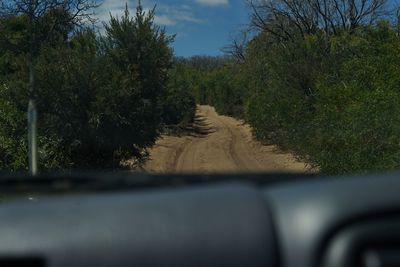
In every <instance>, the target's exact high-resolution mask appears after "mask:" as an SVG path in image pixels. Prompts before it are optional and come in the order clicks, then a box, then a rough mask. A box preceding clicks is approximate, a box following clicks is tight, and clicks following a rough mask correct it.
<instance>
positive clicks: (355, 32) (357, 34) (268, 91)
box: [195, 0, 400, 174]
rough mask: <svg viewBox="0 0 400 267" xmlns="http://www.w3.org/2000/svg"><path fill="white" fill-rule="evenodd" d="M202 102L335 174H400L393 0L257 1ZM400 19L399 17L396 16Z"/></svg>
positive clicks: (398, 34)
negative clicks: (236, 118)
mask: <svg viewBox="0 0 400 267" xmlns="http://www.w3.org/2000/svg"><path fill="white" fill-rule="evenodd" d="M248 3H249V7H250V9H251V10H252V13H253V16H252V20H251V22H250V24H251V29H249V31H248V32H244V33H241V34H239V35H238V36H239V37H238V38H237V39H235V40H234V42H233V43H232V45H230V46H228V47H226V49H225V50H226V51H227V52H228V53H229V54H230V55H231V60H230V61H227V62H226V63H225V64H224V66H222V67H219V68H216V69H215V70H213V71H211V72H209V73H207V74H205V73H204V72H203V71H202V70H201V69H200V70H199V72H201V73H202V75H203V77H204V80H203V81H202V82H201V83H199V85H198V86H199V87H201V86H203V85H204V87H203V88H204V90H203V91H201V92H199V91H195V95H196V97H197V100H198V101H199V102H200V103H207V104H210V105H213V106H215V107H216V109H217V111H218V112H219V113H221V114H227V115H233V116H237V117H241V118H244V119H245V120H246V121H247V122H248V123H249V124H250V125H251V126H252V128H253V134H254V136H255V137H256V138H258V139H260V140H262V141H264V142H266V143H272V144H278V145H279V146H280V147H281V148H283V149H286V150H289V151H291V152H293V153H294V154H295V155H296V156H297V157H298V158H299V159H301V160H303V161H306V162H308V163H309V164H310V165H311V166H313V167H315V168H318V169H319V170H320V171H321V172H323V173H327V174H348V173H364V172H371V171H384V170H393V169H399V168H400V53H399V52H400V30H399V29H400V26H399V23H398V18H399V17H398V13H396V12H394V11H395V10H394V9H393V6H392V5H391V4H392V2H390V1H385V0H368V1H365V0H346V1H342V0H340V1H338V0H324V1H322V0H291V1H287V0H275V1H248ZM396 14H397V15H396Z"/></svg>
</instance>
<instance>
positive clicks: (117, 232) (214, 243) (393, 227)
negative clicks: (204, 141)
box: [0, 173, 400, 267]
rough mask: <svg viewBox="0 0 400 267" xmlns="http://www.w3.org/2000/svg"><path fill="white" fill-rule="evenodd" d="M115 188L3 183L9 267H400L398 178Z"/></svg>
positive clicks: (130, 180) (101, 182) (2, 246)
mask: <svg viewBox="0 0 400 267" xmlns="http://www.w3.org/2000/svg"><path fill="white" fill-rule="evenodd" d="M106 176H108V177H107V178H105V177H106ZM112 176H113V175H112V174H110V175H103V176H102V177H103V178H101V179H95V178H96V177H95V178H93V179H92V178H91V179H87V177H86V178H85V179H84V178H82V177H81V178H76V179H75V180H73V176H71V177H68V179H66V178H64V179H58V180H57V179H56V178H54V177H53V178H46V179H47V180H46V179H37V180H35V179H34V178H35V177H34V178H32V179H28V180H24V178H21V177H20V178H18V179H11V178H10V179H3V180H2V185H3V186H2V187H1V188H0V193H1V192H2V193H3V194H6V193H10V192H11V191H12V190H14V191H13V192H14V193H15V192H19V193H21V192H23V191H24V190H25V191H27V190H28V189H29V188H30V189H31V192H33V193H32V194H33V195H34V197H32V198H31V197H28V198H22V199H21V198H17V199H15V200H13V199H11V200H7V201H4V202H3V203H2V204H1V205H0V266H5V267H9V266H19V267H27V266H35V267H44V266H48V267H73V266H82V267H88V266H93V267H103V266H104V267H106V266H107V267H108V266H116V267H117V266H118V267H125V266H126V267H128V266H130V267H131V266H255V267H256V266H282V267H283V266H286V267H302V266H321V267H333V266H338V267H342V266H343V267H347V266H365V267H392V266H400V216H399V215H400V213H399V212H400V179H399V173H391V174H380V175H370V176H358V177H301V176H298V177H297V176H296V175H290V178H289V179H285V178H284V177H283V178H282V177H281V176H280V175H275V176H274V175H273V174H269V175H241V176H240V178H238V177H237V176H234V175H232V176H229V175H225V176H223V177H221V176H215V177H214V176H190V180H191V181H195V182H193V183H189V184H184V183H182V180H184V179H185V176H179V179H178V178H176V177H175V178H171V177H169V178H171V179H172V180H173V181H175V182H176V183H175V184H173V183H171V184H173V186H167V184H168V182H167V180H165V179H168V177H166V176H150V175H149V176H147V178H146V179H147V181H149V180H150V181H152V182H151V183H148V182H147V183H146V182H144V181H145V180H146V179H144V178H140V177H139V178H138V176H135V175H133V176H132V177H131V176H130V175H124V177H123V178H121V177H119V178H116V179H114V180H112V179H113V177H112ZM288 177H289V176H288ZM135 179H136V180H135ZM141 179H142V180H141ZM163 179H164V180H163ZM174 179H175V180H174ZM71 180H72V181H75V182H76V183H77V184H81V185H82V188H84V190H77V188H79V187H78V186H77V188H74V183H73V182H72V183H71V182H69V181H71ZM37 181H41V182H39V183H38V182H37ZM49 181H51V182H52V185H55V186H56V187H55V188H58V189H59V190H61V189H62V190H67V189H69V190H71V188H73V189H74V190H73V193H66V192H64V193H63V194H54V195H52V194H45V193H44V192H41V190H40V189H41V188H47V190H49V188H50V187H49V186H48V184H50V182H49ZM94 181H96V183H97V185H98V186H97V188H96V187H95V186H93V188H96V190H89V189H90V188H91V184H92V183H93V184H94ZM111 181H112V182H111ZM116 181H118V182H116ZM138 181H139V182H138ZM140 181H143V182H140ZM26 183H27V185H26ZM38 184H39V185H38ZM111 184H114V186H110V185H111ZM146 184H151V185H152V186H144V185H146ZM155 184H158V186H155ZM176 184H179V186H176ZM117 185H118V186H117ZM123 185H125V186H123ZM35 186H36V187H35ZM46 186H47V187H46ZM16 188H17V190H16ZM32 188H34V190H32ZM60 188H61V189H60ZM105 189H107V190H105ZM62 190H61V191H62ZM44 191H45V190H44ZM49 191H50V190H49Z"/></svg>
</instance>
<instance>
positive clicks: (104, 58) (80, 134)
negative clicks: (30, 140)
mask: <svg viewBox="0 0 400 267" xmlns="http://www.w3.org/2000/svg"><path fill="white" fill-rule="evenodd" d="M18 1H19V0H15V1H6V2H5V3H3V4H10V3H13V2H15V3H14V4H16V3H17V2H18ZM22 2H23V1H22ZM42 2H45V1H42ZM47 2H48V3H53V4H54V6H56V8H49V9H47V10H45V11H43V10H42V9H40V8H41V7H40V8H38V9H37V12H36V13H35V12H31V13H29V12H28V11H30V9H27V10H28V11H26V10H25V9H21V10H20V9H17V10H16V11H17V12H14V13H13V12H9V13H8V14H0V15H1V19H0V125H1V127H0V169H1V170H4V171H10V170H11V171H22V170H26V169H27V165H28V163H27V126H26V110H27V105H28V99H29V98H30V97H31V98H33V99H35V102H36V105H37V109H38V113H39V125H38V138H39V140H38V148H39V151H38V152H39V166H40V169H41V170H42V171H46V170H71V169H100V168H101V169H115V168H120V167H121V162H130V163H131V164H133V165H134V166H133V167H135V166H138V165H140V164H141V163H142V162H143V161H144V160H145V159H146V156H147V148H148V147H151V146H152V145H153V144H154V143H155V141H156V139H157V138H158V137H159V136H160V134H161V133H162V131H163V129H164V128H165V126H166V125H170V124H173V125H181V126H182V127H183V125H184V124H185V123H190V121H191V120H192V119H193V117H194V112H195V107H196V106H195V102H194V98H193V96H192V95H191V94H190V93H189V92H188V91H187V90H186V87H185V86H186V84H185V79H183V78H182V77H184V76H182V75H185V74H184V73H181V72H180V71H179V68H180V67H179V65H178V64H175V63H174V55H173V51H172V49H171V46H170V45H171V43H172V42H173V40H174V36H170V35H168V34H166V32H165V30H164V29H163V28H160V27H158V26H156V25H155V24H154V15H155V10H151V11H150V12H144V11H143V9H142V7H141V5H140V4H139V5H138V7H137V9H136V13H135V14H129V12H128V10H126V11H125V13H124V14H121V15H120V16H118V17H112V16H111V17H110V20H109V21H108V22H107V23H106V24H105V25H104V27H105V32H104V34H102V35H100V36H99V35H98V34H97V33H96V32H95V31H94V29H93V28H90V27H85V24H82V21H81V19H83V18H84V17H85V16H89V14H90V12H89V9H90V8H94V7H95V6H91V2H90V1H88V0H78V1H76V0H69V1H47ZM78 2H79V3H80V6H79V8H82V7H85V9H82V10H83V11H85V12H86V13H84V12H83V11H82V10H81V11H80V12H81V13H79V15H78V16H77V15H76V13H73V12H72V11H68V10H69V9H68V8H71V9H72V8H73V5H74V4H77V3H78ZM66 3H67V4H66ZM20 4H21V3H20ZM21 6H22V4H21V5H15V6H8V7H10V8H20V7H21ZM50 6H51V5H50ZM47 7H48V6H44V7H43V8H47ZM3 10H6V8H5V7H4V8H3ZM75 10H76V9H75ZM39 11H40V12H39ZM78 11H79V10H78ZM89 18H90V17H89ZM32 25H34V26H35V28H34V30H32V27H31V26H32ZM32 36H33V37H32ZM32 38H34V41H33V42H32ZM29 44H30V45H29ZM32 44H34V46H32ZM31 63H32V65H33V69H34V70H33V73H34V75H35V80H34V88H35V90H29V89H30V87H31V86H32V87H33V83H30V80H29V66H30V64H31ZM132 159H133V160H132ZM131 167H132V166H131Z"/></svg>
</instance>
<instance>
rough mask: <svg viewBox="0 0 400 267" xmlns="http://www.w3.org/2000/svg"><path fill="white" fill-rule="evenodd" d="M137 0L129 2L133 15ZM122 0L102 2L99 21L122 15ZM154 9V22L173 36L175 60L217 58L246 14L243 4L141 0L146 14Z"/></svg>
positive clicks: (239, 1) (229, 0) (220, 0)
mask: <svg viewBox="0 0 400 267" xmlns="http://www.w3.org/2000/svg"><path fill="white" fill-rule="evenodd" d="M137 2H138V1H137V0H128V7H129V9H130V11H132V13H133V12H134V9H135V7H136V5H137ZM125 3H126V1H124V0H103V4H102V5H101V7H100V8H98V10H97V11H96V13H97V17H98V18H99V20H100V21H104V20H108V18H109V13H110V12H111V13H112V14H113V15H120V14H122V12H123V10H124V8H125ZM155 4H156V5H157V9H156V18H155V22H156V23H157V24H159V25H161V26H165V27H166V30H167V32H168V33H171V34H176V35H177V36H176V39H175V42H174V44H173V48H174V51H175V54H176V55H178V56H192V55H220V54H222V52H221V48H222V47H224V46H225V45H227V44H229V42H230V40H231V38H232V37H233V36H235V34H236V33H237V32H238V31H239V30H240V28H243V27H245V26H246V24H247V23H248V21H249V15H248V13H249V10H248V8H247V6H246V4H245V0H142V5H143V6H144V8H145V9H146V10H148V9H150V8H152V7H153V6H154V5H155Z"/></svg>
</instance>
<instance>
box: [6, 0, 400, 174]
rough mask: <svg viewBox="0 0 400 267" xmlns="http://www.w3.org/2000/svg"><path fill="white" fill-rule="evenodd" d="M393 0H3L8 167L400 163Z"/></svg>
mask: <svg viewBox="0 0 400 267" xmlns="http://www.w3.org/2000/svg"><path fill="white" fill-rule="evenodd" d="M398 17H399V12H398V9H397V6H396V3H394V1H391V0H345V1H343V0H340V1H339V0H323V1H322V0H308V1H304V0H291V1H286V0H272V1H271V0H246V1H244V0H243V1H236V0H190V1H189V0H165V1H164V0H159V1H156V0H142V1H136V0H130V1H127V2H124V1H120V0H104V1H102V2H100V1H94V0H93V1H92V0H62V1H61V0H33V1H26V0H0V170H1V171H3V172H6V173H9V172H25V173H28V172H29V173H31V174H33V175H36V174H40V173H46V172H54V171H57V172H59V171H66V172H70V171H82V170H84V171H89V170H95V171H110V170H111V171H114V170H129V171H138V172H146V173H148V172H150V173H243V172H245V173H249V172H264V173H272V172H294V173H310V172H311V173H322V174H354V173H367V172H373V171H374V172H375V171H387V170H394V169H398V168H399V165H400V105H399V103H400V91H399V89H400V75H399V74H400V59H399V58H398V57H400V53H399V52H400V34H399V32H400V31H399V27H400V26H399V20H398Z"/></svg>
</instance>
